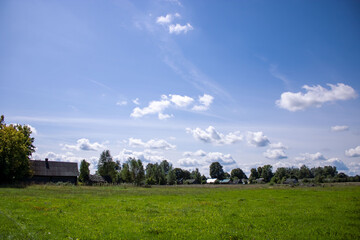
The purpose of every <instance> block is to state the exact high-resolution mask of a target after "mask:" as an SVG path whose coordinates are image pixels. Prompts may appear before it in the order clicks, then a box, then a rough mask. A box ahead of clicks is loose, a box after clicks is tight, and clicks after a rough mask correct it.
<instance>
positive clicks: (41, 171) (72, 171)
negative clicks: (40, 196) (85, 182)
mask: <svg viewBox="0 0 360 240" xmlns="http://www.w3.org/2000/svg"><path fill="white" fill-rule="evenodd" d="M30 166H31V169H32V170H33V175H34V176H54V177H75V176H79V170H78V165H77V163H76V162H57V161H47V163H46V161H42V160H30Z"/></svg>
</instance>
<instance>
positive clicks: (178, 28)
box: [169, 23, 194, 34]
mask: <svg viewBox="0 0 360 240" xmlns="http://www.w3.org/2000/svg"><path fill="white" fill-rule="evenodd" d="M191 30H194V27H193V26H191V24H190V23H187V24H185V25H181V24H179V23H177V24H171V25H170V26H169V33H175V34H180V33H187V32H188V31H191Z"/></svg>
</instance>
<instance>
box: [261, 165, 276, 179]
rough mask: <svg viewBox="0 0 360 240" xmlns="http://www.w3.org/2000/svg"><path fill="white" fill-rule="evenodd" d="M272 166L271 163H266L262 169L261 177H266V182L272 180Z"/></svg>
mask: <svg viewBox="0 0 360 240" xmlns="http://www.w3.org/2000/svg"><path fill="white" fill-rule="evenodd" d="M273 175H274V174H273V172H272V166H271V165H264V166H263V167H262V170H261V177H262V178H264V181H265V182H270V180H271V178H272V177H273Z"/></svg>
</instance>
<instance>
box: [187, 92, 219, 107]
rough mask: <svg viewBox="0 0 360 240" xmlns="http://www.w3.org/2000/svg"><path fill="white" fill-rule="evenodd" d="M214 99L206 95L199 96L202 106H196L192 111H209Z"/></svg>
mask: <svg viewBox="0 0 360 240" xmlns="http://www.w3.org/2000/svg"><path fill="white" fill-rule="evenodd" d="M213 100H214V97H213V96H211V95H208V94H204V95H203V96H199V103H200V105H195V106H194V107H193V108H192V109H193V110H194V111H206V110H208V109H209V107H210V105H211V103H212V102H213Z"/></svg>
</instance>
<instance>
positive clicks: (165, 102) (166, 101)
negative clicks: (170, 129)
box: [130, 94, 213, 120]
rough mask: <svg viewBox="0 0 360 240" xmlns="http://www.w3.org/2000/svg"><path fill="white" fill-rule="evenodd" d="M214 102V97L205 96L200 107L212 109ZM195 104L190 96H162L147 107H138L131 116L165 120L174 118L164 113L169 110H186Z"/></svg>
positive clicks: (201, 99)
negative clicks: (151, 116)
mask: <svg viewBox="0 0 360 240" xmlns="http://www.w3.org/2000/svg"><path fill="white" fill-rule="evenodd" d="M212 101H213V97H212V96H210V95H207V94H204V96H203V97H200V98H199V102H200V104H201V105H200V107H201V108H202V110H203V111H205V110H207V109H208V108H209V107H210V104H211V103H212ZM193 102H194V99H193V98H191V97H189V96H181V95H176V94H169V95H168V96H167V95H162V96H161V100H159V101H151V102H150V103H149V105H148V106H147V107H144V108H140V107H136V108H134V109H133V111H132V113H131V114H130V116H131V117H133V118H141V117H143V116H145V115H150V114H157V115H158V118H159V119H160V120H165V119H168V118H171V117H173V115H170V114H166V113H164V111H165V110H166V109H168V108H182V109H186V108H187V107H188V106H189V105H191V104H192V103H193ZM195 107H196V106H195Z"/></svg>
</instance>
